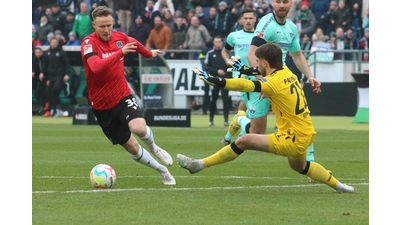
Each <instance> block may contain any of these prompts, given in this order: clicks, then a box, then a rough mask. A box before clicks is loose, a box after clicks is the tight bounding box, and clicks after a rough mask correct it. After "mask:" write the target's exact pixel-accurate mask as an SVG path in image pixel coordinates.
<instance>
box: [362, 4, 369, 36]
mask: <svg viewBox="0 0 400 225" xmlns="http://www.w3.org/2000/svg"><path fill="white" fill-rule="evenodd" d="M367 28H369V9H368V11H367V13H366V14H365V16H364V19H363V21H362V29H363V30H364V31H365V29H367Z"/></svg>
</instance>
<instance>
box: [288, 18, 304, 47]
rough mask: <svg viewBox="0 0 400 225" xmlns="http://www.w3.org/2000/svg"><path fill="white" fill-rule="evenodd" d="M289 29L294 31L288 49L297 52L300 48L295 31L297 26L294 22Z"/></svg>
mask: <svg viewBox="0 0 400 225" xmlns="http://www.w3.org/2000/svg"><path fill="white" fill-rule="evenodd" d="M292 24H293V23H292ZM290 29H291V30H292V32H293V33H294V37H293V40H292V43H291V44H290V46H289V51H290V52H298V51H300V50H301V47H300V41H299V32H298V31H297V27H296V25H294V24H293V25H292V26H290Z"/></svg>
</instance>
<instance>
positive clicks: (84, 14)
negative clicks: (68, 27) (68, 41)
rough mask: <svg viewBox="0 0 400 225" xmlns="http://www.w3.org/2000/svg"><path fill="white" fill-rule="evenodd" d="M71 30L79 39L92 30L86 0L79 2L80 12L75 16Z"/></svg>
mask: <svg viewBox="0 0 400 225" xmlns="http://www.w3.org/2000/svg"><path fill="white" fill-rule="evenodd" d="M72 31H73V32H75V34H76V36H77V37H78V39H79V41H81V40H82V39H83V38H84V37H86V36H88V35H89V34H91V33H92V32H93V31H94V29H93V27H92V19H91V15H90V13H89V7H88V5H87V4H86V2H81V4H80V12H79V13H78V14H77V15H76V16H75V21H74V26H73V27H72Z"/></svg>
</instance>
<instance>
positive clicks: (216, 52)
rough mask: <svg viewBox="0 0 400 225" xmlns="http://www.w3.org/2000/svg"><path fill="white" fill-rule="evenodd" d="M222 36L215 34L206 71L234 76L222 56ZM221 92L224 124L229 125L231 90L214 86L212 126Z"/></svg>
mask: <svg viewBox="0 0 400 225" xmlns="http://www.w3.org/2000/svg"><path fill="white" fill-rule="evenodd" d="M223 44H224V43H223V41H222V37H220V36H215V37H214V39H213V49H211V50H210V51H208V52H207V55H206V59H205V60H204V63H205V65H206V69H207V70H206V71H207V72H208V73H209V74H211V75H213V76H214V77H223V78H232V73H228V72H227V71H226V69H227V66H226V63H225V60H224V58H222V55H221V51H222V48H223ZM220 92H221V97H222V105H223V112H224V114H223V115H224V126H228V125H229V124H228V117H229V110H230V109H231V104H230V101H229V90H228V89H224V88H221V87H218V86H213V88H212V90H211V102H210V123H209V125H210V126H214V114H215V112H216V111H217V99H218V96H219V93H220Z"/></svg>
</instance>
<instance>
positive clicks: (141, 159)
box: [128, 146, 160, 171]
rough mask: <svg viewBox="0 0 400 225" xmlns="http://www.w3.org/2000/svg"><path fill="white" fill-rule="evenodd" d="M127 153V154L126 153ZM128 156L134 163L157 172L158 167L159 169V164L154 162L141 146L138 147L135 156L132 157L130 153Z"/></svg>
mask: <svg viewBox="0 0 400 225" xmlns="http://www.w3.org/2000/svg"><path fill="white" fill-rule="evenodd" d="M128 153H129V152H128ZM129 155H130V156H131V158H132V159H133V160H135V161H136V162H138V163H140V164H143V165H146V166H148V167H150V168H152V169H155V170H157V171H158V169H159V167H160V163H158V162H157V160H155V159H154V158H153V157H152V156H151V155H150V153H149V152H148V151H147V150H146V149H144V148H143V147H142V146H140V149H139V152H138V154H137V155H133V154H131V153H129Z"/></svg>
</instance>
